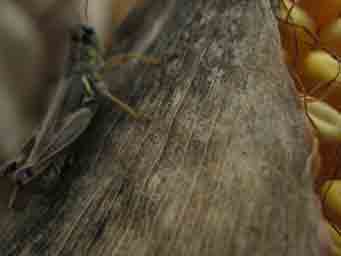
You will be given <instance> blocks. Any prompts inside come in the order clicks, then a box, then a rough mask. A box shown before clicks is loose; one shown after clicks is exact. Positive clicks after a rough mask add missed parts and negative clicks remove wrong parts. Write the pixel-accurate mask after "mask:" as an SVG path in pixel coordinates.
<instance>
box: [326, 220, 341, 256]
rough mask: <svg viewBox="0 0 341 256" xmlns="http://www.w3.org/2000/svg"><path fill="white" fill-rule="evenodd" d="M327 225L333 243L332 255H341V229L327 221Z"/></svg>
mask: <svg viewBox="0 0 341 256" xmlns="http://www.w3.org/2000/svg"><path fill="white" fill-rule="evenodd" d="M325 225H326V228H327V231H328V233H329V235H330V238H331V240H332V243H333V244H332V245H331V251H332V256H339V255H340V256H341V236H340V234H341V230H340V229H339V228H338V227H336V226H332V225H331V224H330V223H328V222H325Z"/></svg>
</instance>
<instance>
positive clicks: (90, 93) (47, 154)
mask: <svg viewBox="0 0 341 256" xmlns="http://www.w3.org/2000/svg"><path fill="white" fill-rule="evenodd" d="M70 41H71V43H70V54H69V55H70V56H69V58H68V66H67V67H66V72H65V75H64V77H63V78H62V79H61V81H60V83H59V84H58V86H57V89H56V93H55V96H54V97H53V99H52V101H51V104H50V106H49V109H48V112H47V114H46V116H45V117H44V119H43V121H42V123H41V125H40V128H39V129H38V131H36V132H34V133H33V135H32V136H31V138H30V139H28V141H27V142H26V143H25V144H24V146H23V147H22V149H21V151H20V153H19V154H18V155H16V156H15V157H14V158H13V159H10V160H8V161H7V162H5V163H4V164H3V165H2V166H0V176H2V177H3V178H4V177H5V178H8V179H9V180H10V181H11V182H13V183H14V189H13V192H12V194H11V196H10V199H9V203H8V206H9V207H10V208H12V207H13V205H14V202H15V200H16V198H17V193H18V191H20V190H21V189H23V188H24V187H25V186H26V185H28V184H29V183H31V182H32V181H33V180H36V179H37V178H39V177H41V176H42V175H43V174H46V173H49V172H51V171H53V169H57V170H58V169H60V167H59V166H62V165H63V163H64V162H65V161H66V159H67V157H68V155H69V152H68V151H67V149H68V148H69V147H70V145H71V144H73V143H74V142H75V141H76V140H77V139H78V138H79V136H80V135H81V134H82V133H83V132H84V131H85V130H86V128H87V127H88V126H89V124H90V122H91V120H92V118H93V117H94V115H95V114H96V111H97V109H98V107H99V105H100V103H101V100H104V99H109V100H110V101H112V102H113V103H115V104H116V105H118V106H119V107H120V108H121V109H122V110H124V111H125V112H127V113H128V114H130V115H131V116H132V117H134V118H135V119H140V118H141V117H142V115H141V114H139V113H137V112H136V111H134V110H133V109H132V108H131V107H130V106H128V105H127V104H125V103H124V102H122V101H121V100H119V99H118V98H116V97H114V96H113V95H111V93H110V91H109V88H108V86H107V84H106V83H105V82H104V80H103V79H102V77H103V74H104V72H105V70H106V65H107V63H106V61H105V60H104V58H103V57H102V55H101V54H99V46H98V45H99V44H98V41H97V38H96V33H95V31H94V30H93V28H91V27H90V26H87V25H78V26H77V27H75V28H74V29H73V30H72V32H71V39H70Z"/></svg>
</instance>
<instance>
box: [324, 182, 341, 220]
mask: <svg viewBox="0 0 341 256" xmlns="http://www.w3.org/2000/svg"><path fill="white" fill-rule="evenodd" d="M320 193H321V202H322V209H323V212H324V214H325V215H326V216H327V218H328V220H329V221H330V222H332V223H333V224H334V225H335V226H336V227H341V196H340V195H341V180H329V181H326V182H325V183H324V184H323V185H322V187H321V191H320Z"/></svg>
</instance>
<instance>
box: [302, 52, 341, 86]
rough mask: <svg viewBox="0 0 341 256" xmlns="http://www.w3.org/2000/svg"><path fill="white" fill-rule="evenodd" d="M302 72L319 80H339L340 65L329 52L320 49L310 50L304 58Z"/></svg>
mask: <svg viewBox="0 0 341 256" xmlns="http://www.w3.org/2000/svg"><path fill="white" fill-rule="evenodd" d="M303 69H304V74H305V75H306V76H307V77H309V78H310V79H315V80H317V81H319V82H330V81H333V80H336V81H338V82H341V76H340V75H341V65H340V63H339V62H338V61H337V60H336V59H335V58H334V57H333V56H331V55H330V54H329V53H327V52H326V51H322V50H316V51H312V52H310V53H309V54H308V55H307V57H306V58H305V60H304V67H303Z"/></svg>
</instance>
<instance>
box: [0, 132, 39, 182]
mask: <svg viewBox="0 0 341 256" xmlns="http://www.w3.org/2000/svg"><path fill="white" fill-rule="evenodd" d="M35 139H36V132H34V133H33V135H32V136H31V137H30V138H29V139H28V140H27V141H26V142H25V143H24V144H23V146H22V147H21V149H20V152H19V153H18V154H17V155H16V156H14V157H13V158H12V159H9V160H7V161H6V162H4V163H3V164H2V165H1V166H0V176H4V175H6V174H8V173H9V172H12V171H14V170H15V169H16V168H18V165H19V164H20V163H23V162H24V161H25V160H26V159H27V158H28V156H29V154H30V152H31V150H32V148H33V145H34V143H35Z"/></svg>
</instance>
